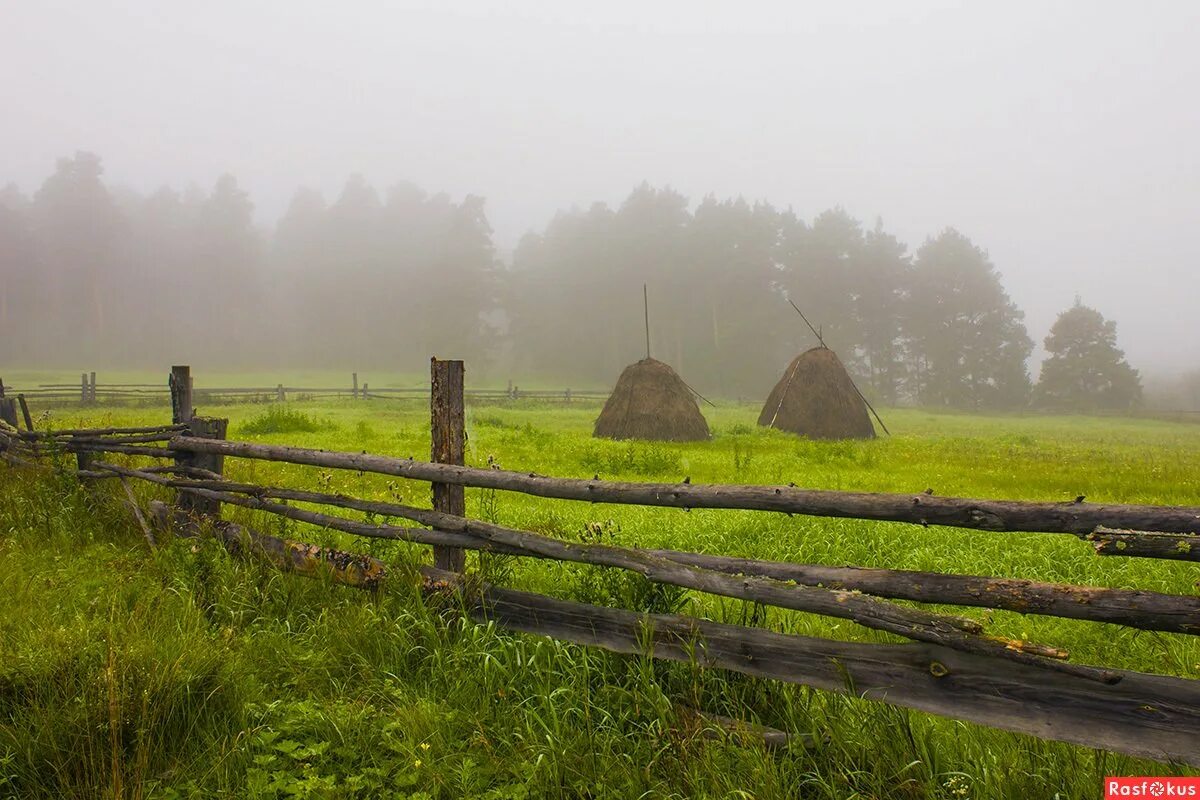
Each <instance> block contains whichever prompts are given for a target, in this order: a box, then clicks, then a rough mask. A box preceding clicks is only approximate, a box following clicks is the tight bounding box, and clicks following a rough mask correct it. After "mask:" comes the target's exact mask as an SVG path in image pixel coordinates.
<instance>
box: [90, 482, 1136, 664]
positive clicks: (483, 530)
mask: <svg viewBox="0 0 1200 800" xmlns="http://www.w3.org/2000/svg"><path fill="white" fill-rule="evenodd" d="M94 467H95V468H96V469H98V470H109V471H112V472H114V473H116V474H120V475H126V476H129V477H139V478H142V479H144V480H148V481H151V482H153V483H158V484H160V485H163V486H169V487H173V488H176V489H179V490H181V491H184V492H188V493H192V494H196V495H199V496H201V497H205V498H208V499H210V500H218V501H220V502H226V503H232V504H234V505H242V506H245V507H248V508H253V509H256V510H260V511H266V512H268V513H273V514H278V515H281V516H286V517H290V518H292V519H296V520H300V521H304V522H310V523H313V524H318V525H322V526H325V527H331V528H334V529H339V530H343V531H345V532H348V533H355V534H357V535H361V536H375V535H378V533H379V532H385V533H386V534H387V538H397V539H403V540H407V541H414V542H419V543H422V544H435V542H433V541H431V540H430V539H429V537H427V536H425V535H424V531H423V529H412V528H397V527H394V526H390V525H373V524H363V523H352V524H350V525H347V524H346V523H347V522H348V521H345V520H342V519H340V518H338V517H333V516H330V515H326V514H319V513H316V512H309V511H304V510H303V509H297V508H294V507H291V506H286V505H282V504H279V503H269V502H266V501H265V500H264V499H263V498H267V497H270V498H274V499H284V500H296V501H301V502H310V503H323V504H329V505H335V506H339V507H343V508H351V509H354V510H359V511H365V512H370V513H374V514H381V515H388V516H396V517H401V518H404V519H408V520H410V521H413V522H417V523H419V524H422V525H428V526H430V527H433V528H435V529H436V530H438V531H439V532H450V533H461V534H467V535H468V536H473V537H475V538H477V539H480V540H483V541H484V542H487V543H493V544H497V545H501V546H503V547H505V548H506V549H508V550H509V552H512V551H518V552H520V553H521V554H523V555H524V554H529V555H536V556H538V557H541V558H546V559H551V560H555V561H567V562H575V563H583V564H592V565H596V566H605V567H615V568H618V569H625V570H629V571H632V572H637V573H639V574H641V575H643V576H644V577H646V578H648V579H649V580H651V581H653V582H655V583H665V584H669V585H674V586H679V587H682V588H688V589H694V590H698V591H702V592H707V593H709V594H716V595H721V596H725V597H732V598H735V599H741V600H749V601H752V602H757V603H762V604H764V605H772V606H778V607H781V608H787V609H791V610H794V611H806V612H810V613H816V614H821V615H824V616H831V617H837V618H841V619H849V620H852V621H854V622H856V623H858V624H860V625H863V626H864V627H867V628H872V629H875V630H880V631H885V632H888V633H892V634H896V635H899V636H903V637H905V638H909V639H915V640H917V641H924V642H932V643H936V644H941V645H944V646H947V647H950V648H953V649H957V650H962V651H964V652H974V653H985V654H990V655H993V656H996V657H1000V658H1006V659H1011V660H1015V661H1019V662H1021V663H1026V664H1032V665H1038V666H1043V667H1045V668H1048V669H1052V670H1057V671H1061V672H1067V673H1070V674H1073V675H1076V676H1078V677H1084V678H1088V679H1091V680H1097V681H1111V680H1114V679H1115V677H1114V673H1112V672H1111V671H1105V670H1097V669H1094V668H1091V667H1081V666H1078V665H1075V664H1068V663H1063V662H1062V661H1059V660H1057V659H1065V658H1066V657H1067V653H1066V652H1065V651H1063V650H1060V649H1058V648H1051V647H1046V646H1042V645H1036V644H1030V643H1028V642H1023V641H1015V640H1010V639H1004V638H1000V637H994V636H987V635H983V634H982V627H981V626H980V625H979V623H977V622H975V621H973V620H964V619H961V618H957V617H949V616H945V615H941V614H930V613H928V612H923V611H919V610H917V609H911V608H906V607H903V606H898V605H895V604H893V603H889V602H886V601H884V600H880V599H877V598H874V597H871V596H869V595H865V594H860V593H857V592H850V591H843V590H836V589H826V588H822V587H817V586H809V585H803V584H798V585H791V584H787V583H783V582H781V581H777V580H774V579H771V578H764V577H738V576H735V575H730V574H728V573H724V572H718V571H714V570H709V569H704V568H698V567H694V566H690V565H687V564H682V563H679V562H676V561H672V560H670V559H666V558H661V557H659V556H656V555H653V554H651V553H649V552H647V551H643V550H634V549H630V548H622V547H614V546H610V545H600V544H581V543H572V542H563V541H560V540H558V539H553V538H551V537H548V536H542V535H540V534H535V533H530V532H528V531H520V530H515V529H512V528H505V527H502V526H499V525H494V524H491V523H487V522H480V521H477V520H471V519H467V518H464V517H455V516H451V515H449V514H444V513H441V512H438V511H431V510H428V509H418V508H413V507H410V506H402V505H397V504H393V503H381V502H373V501H366V500H358V499H355V498H345V497H339V496H336V495H328V494H321V493H316V492H304V491H298V490H292V489H281V488H274V487H263V486H256V485H247V484H237V483H233V482H229V481H205V480H187V479H172V478H167V477H163V476H161V475H151V474H147V473H140V472H138V471H137V470H131V469H128V468H124V467H118V466H116V465H112V464H96V465H94ZM239 495H249V496H248V497H242V496H239ZM443 542H444V540H443ZM438 543H439V544H440V543H442V542H438ZM476 549H479V548H478V547H477V548H476Z"/></svg>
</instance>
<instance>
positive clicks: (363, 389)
mask: <svg viewBox="0 0 1200 800" xmlns="http://www.w3.org/2000/svg"><path fill="white" fill-rule="evenodd" d="M362 399H363V400H366V399H367V384H366V383H363V388H362Z"/></svg>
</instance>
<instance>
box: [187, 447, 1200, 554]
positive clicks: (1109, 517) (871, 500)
mask: <svg viewBox="0 0 1200 800" xmlns="http://www.w3.org/2000/svg"><path fill="white" fill-rule="evenodd" d="M170 447H171V448H172V449H174V450H180V451H188V452H194V453H212V454H217V455H225V456H235V457H239V458H251V459H260V460H265V461H282V462H285V463H290V464H306V465H309V466H317V467H330V468H334V469H349V470H355V471H359V472H373V473H378V474H382V475H393V476H396V477H401V478H412V479H415V480H422V481H433V482H438V483H451V484H459V485H462V486H473V487H477V488H483V489H502V490H506V491H514V492H521V493H523V494H529V495H533V496H536V497H550V498H558V499H563V500H583V501H586V502H592V503H621V504H630V505H645V506H665V507H671V508H726V509H743V510H750V511H777V512H782V513H786V514H805V515H809V516H818V517H839V518H856V519H868V520H878V521H887V522H907V523H912V524H917V525H946V526H951V527H957V528H970V529H974V530H984V531H995V532H1031V533H1032V532H1040V533H1070V534H1074V535H1076V536H1086V535H1088V534H1091V533H1092V532H1093V531H1095V530H1096V528H1098V527H1110V528H1123V529H1131V530H1139V531H1149V532H1169V533H1200V508H1194V507H1175V506H1146V505H1101V504H1096V503H1084V502H1073V503H1046V502H1026V501H1017V500H975V499H968V498H959V497H937V496H934V495H928V494H913V495H910V494H884V493H868V492H839V491H828V490H816V489H801V488H798V487H795V486H741V485H726V484H712V485H703V484H693V483H629V482H617V481H602V480H599V479H595V478H594V479H591V480H587V479H581V478H550V477H545V476H543V475H538V474H536V473H533V472H514V471H509V470H497V469H480V468H476V467H459V466H453V465H449V464H435V463H430V462H425V461H416V460H414V459H403V458H393V457H388V456H376V455H368V454H366V453H343V452H337V451H329V450H312V449H308V448H302V447H288V446H285V445H268V444H257V443H252V442H237V441H225V440H213V439H197V438H194V437H188V436H180V437H177V438H175V439H172V440H171V442H170Z"/></svg>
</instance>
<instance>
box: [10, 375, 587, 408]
mask: <svg viewBox="0 0 1200 800" xmlns="http://www.w3.org/2000/svg"><path fill="white" fill-rule="evenodd" d="M8 391H9V393H10V394H16V393H17V392H18V391H19V392H20V393H21V394H24V395H27V396H29V397H31V398H34V399H37V400H40V401H42V402H43V403H55V404H60V403H76V402H78V403H80V404H83V405H95V404H97V403H101V402H104V403H114V404H119V403H137V404H153V403H160V402H161V403H166V402H167V401H168V400H169V399H170V389H169V387H167V386H164V385H162V384H154V383H106V384H97V382H96V373H95V372H90V373H82V374H81V375H80V382H79V383H77V384H75V383H41V384H37V385H36V386H29V387H25V388H22V389H19V390H18V389H15V388H13V387H11V386H10V387H9V390H8ZM193 392H194V393H195V394H196V396H197V397H198V398H199V399H202V400H204V401H206V402H210V403H216V402H230V403H237V402H248V401H258V402H283V401H286V400H287V399H288V398H292V399H296V398H303V399H306V400H316V399H327V398H350V399H352V400H369V399H377V400H426V399H429V398H430V393H431V389H430V387H429V386H409V387H394V386H383V387H375V388H370V386H369V385H368V384H367V383H366V382H363V383H362V384H359V382H358V373H352V374H351V380H350V384H349V385H348V386H300V385H296V386H293V385H290V384H282V383H280V384H276V385H274V386H200V387H194V388H193ZM608 395H609V393H608V392H606V391H597V390H586V389H585V390H578V389H569V388H566V389H533V390H529V389H522V388H520V387H518V386H514V385H513V384H512V382H511V381H510V382H509V384H508V386H507V387H505V388H500V387H497V388H494V389H468V390H466V391H465V392H464V397H466V398H467V399H471V400H475V401H477V402H501V401H505V400H541V401H546V402H566V403H570V402H593V403H594V402H600V401H603V400H606V399H608Z"/></svg>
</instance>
